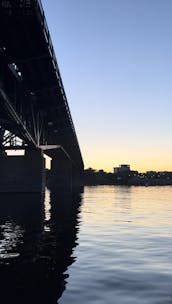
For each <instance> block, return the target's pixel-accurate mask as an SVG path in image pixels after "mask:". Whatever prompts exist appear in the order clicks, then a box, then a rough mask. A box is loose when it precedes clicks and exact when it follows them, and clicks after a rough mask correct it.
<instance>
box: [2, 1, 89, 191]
mask: <svg viewBox="0 0 172 304" xmlns="http://www.w3.org/2000/svg"><path fill="white" fill-rule="evenodd" d="M0 66H1V70H0V109H1V110H0V164H1V165H0V168H2V169H1V172H0V191H15V189H16V191H18V190H20V189H19V188H20V186H19V185H21V191H22V190H23V191H26V190H28V191H31V190H32V191H35V192H37V191H42V189H43V186H44V184H45V178H44V173H43V172H44V171H45V170H44V166H45V165H44V159H43V152H44V153H45V154H47V155H48V156H50V157H51V158H52V170H51V174H50V176H51V182H50V184H51V186H52V187H54V188H56V187H60V188H62V187H63V188H66V189H67V188H70V189H71V188H72V187H74V186H76V185H80V184H81V180H82V178H81V177H82V172H83V167H84V165H83V160H82V156H81V152H80V148H79V144H78V140H77V136H76V133H75V128H74V124H73V121H72V117H71V113H70V110H69V106H68V102H67V98H66V95H65V91H64V87H63V83H62V79H61V75H60V72H59V68H58V64H57V60H56V56H55V53H54V49H53V45H52V41H51V37H50V33H49V30H48V27H47V24H46V20H45V15H44V11H43V9H42V6H41V4H40V1H37V0H27V1H26V0H20V1H19V0H16V1H13V0H6V1H5V0H3V1H2V0H0ZM49 146H52V149H44V147H49ZM16 147H17V148H18V149H22V148H24V150H26V153H25V156H23V157H21V156H18V157H17V156H7V155H6V153H5V152H4V151H5V150H7V149H8V150H9V149H16ZM31 168H33V170H31ZM34 172H35V175H34ZM29 178H30V180H29ZM24 179H25V181H26V183H24ZM31 180H32V181H33V187H32V183H30V181H31ZM1 181H3V182H2V183H1ZM22 181H23V184H22ZM36 181H37V183H36ZM24 184H25V185H24ZM27 185H28V188H27ZM29 185H30V186H29ZM10 189H11V190H10ZM24 189H25V190H24ZM29 189H30V190H29Z"/></svg>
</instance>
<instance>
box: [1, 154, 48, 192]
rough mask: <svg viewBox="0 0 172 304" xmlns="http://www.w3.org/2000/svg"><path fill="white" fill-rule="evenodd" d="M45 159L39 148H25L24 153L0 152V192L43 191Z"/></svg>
mask: <svg viewBox="0 0 172 304" xmlns="http://www.w3.org/2000/svg"><path fill="white" fill-rule="evenodd" d="M44 187H45V160H44V157H43V153H42V151H41V150H26V151H25V155H24V156H23V155H11V156H7V155H3V154H2V155H1V154H0V192H32V193H33V192H35V193H36V192H37V193H40V192H43V191H44Z"/></svg>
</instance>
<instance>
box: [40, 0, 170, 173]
mask: <svg viewBox="0 0 172 304" xmlns="http://www.w3.org/2000/svg"><path fill="white" fill-rule="evenodd" d="M42 3H43V7H44V10H45V15H46V18H47V23H48V26H49V29H50V32H51V36H52V40H53V45H54V49H55V52H56V56H57V60H58V64H59V68H60V71H61V76H62V79H63V84H64V87H65V91H66V95H67V98H68V103H69V106H70V110H71V114H72V117H73V121H74V125H75V128H76V132H77V136H78V140H79V143H80V148H81V151H82V155H83V159H84V163H85V168H88V167H93V168H95V169H104V170H106V171H112V170H113V167H115V166H118V165H119V164H123V163H127V164H130V165H131V168H132V169H136V170H139V171H147V170H151V169H152V170H159V171H162V170H168V171H170V170H171V171H172V118H171V117H172V17H171V16H172V1H171V0H87V1H85V0H72V1H71V0H58V1H57V0H51V1H47V0H43V1H42Z"/></svg>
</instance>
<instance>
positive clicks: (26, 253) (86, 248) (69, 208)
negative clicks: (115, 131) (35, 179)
mask: <svg viewBox="0 0 172 304" xmlns="http://www.w3.org/2000/svg"><path fill="white" fill-rule="evenodd" d="M81 197H82V199H81ZM0 202H1V203H0V292H1V302H2V304H8V303H22V304H23V303H32V304H34V303H35V304H38V303H41V304H44V303H45V304H57V303H59V304H68V303H76V304H80V303H82V304H92V303H96V304H97V303H98V304H104V303H107V304H114V303H117V304H130V303H132V304H133V303H134V304H135V303H137V304H171V303H172V289H171V285H172V262H171V261H172V249H171V239H172V236H171V231H172V221H171V217H172V187H147V188H146V187H124V186H122V187H120V186H115V187H114V186H98V187H85V190H84V193H83V194H82V195H80V194H77V195H73V196H66V195H65V196H64V195H59V194H58V195H57V194H55V193H51V192H50V191H49V190H47V191H46V193H45V198H44V197H41V196H39V195H32V194H15V195H3V194H0Z"/></svg>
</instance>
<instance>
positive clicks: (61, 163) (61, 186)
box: [50, 149, 72, 192]
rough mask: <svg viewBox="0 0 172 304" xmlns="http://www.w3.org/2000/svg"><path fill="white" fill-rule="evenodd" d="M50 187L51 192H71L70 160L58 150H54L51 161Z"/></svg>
mask: <svg viewBox="0 0 172 304" xmlns="http://www.w3.org/2000/svg"><path fill="white" fill-rule="evenodd" d="M50 187H51V189H52V190H53V191H62V192H71V190H72V164H71V160H70V159H69V158H68V157H67V155H66V154H65V153H64V152H63V151H61V150H60V149H59V150H56V152H55V153H54V156H53V157H52V160H51V173H50Z"/></svg>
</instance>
